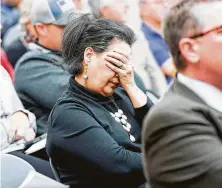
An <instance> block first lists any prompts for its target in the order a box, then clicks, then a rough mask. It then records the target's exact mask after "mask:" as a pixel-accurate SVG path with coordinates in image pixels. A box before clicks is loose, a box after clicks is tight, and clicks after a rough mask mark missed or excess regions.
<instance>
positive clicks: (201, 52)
mask: <svg viewBox="0 0 222 188" xmlns="http://www.w3.org/2000/svg"><path fill="white" fill-rule="evenodd" d="M221 17H222V1H220V0H213V1H212V0H184V1H182V2H181V3H179V4H178V5H177V6H175V7H173V8H172V9H171V10H170V12H169V14H168V16H167V17H166V19H165V21H164V37H165V39H166V42H167V44H168V45H169V48H170V51H171V53H172V56H173V58H174V62H175V65H176V67H177V70H178V74H177V78H176V79H175V80H174V83H173V84H172V86H171V87H170V89H169V91H168V92H167V93H166V94H165V96H164V97H163V99H162V100H161V101H160V102H159V103H158V104H157V105H156V106H154V108H153V109H152V110H151V111H150V112H149V114H148V116H147V118H146V119H145V121H144V130H143V139H142V140H143V143H144V148H143V152H144V163H145V165H144V170H145V172H146V177H147V179H148V181H150V182H151V186H152V187H153V188H188V187H189V188H191V187H192V188H209V187H213V188H221V187H222V178H221V176H222V147H221V142H222V106H221V104H222V79H221V78H222V63H221V62H222V56H221V52H222V34H221V33H222V27H221V25H222V19H221Z"/></svg>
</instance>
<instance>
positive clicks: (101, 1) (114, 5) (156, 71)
mask: <svg viewBox="0 0 222 188" xmlns="http://www.w3.org/2000/svg"><path fill="white" fill-rule="evenodd" d="M88 4H89V7H90V9H91V12H92V14H94V15H95V16H96V17H98V18H107V19H111V20H114V21H118V22H121V23H124V24H127V22H126V21H127V16H128V8H129V7H128V4H127V3H126V1H125V0H88ZM132 29H134V30H135V28H132ZM137 38H138V40H137V41H136V42H135V43H134V44H133V46H132V54H133V62H134V66H135V80H136V82H137V80H138V79H140V78H141V79H142V81H143V83H144V85H145V88H146V90H149V91H151V92H153V93H155V94H156V95H157V96H159V97H160V96H162V95H163V94H164V93H165V91H166V90H167V83H166V79H165V76H164V74H163V73H162V71H161V70H160V68H159V66H158V64H157V62H156V61H155V59H154V57H153V55H152V52H151V51H150V49H149V46H148V45H147V42H146V41H145V38H144V35H143V33H142V32H141V31H140V32H138V33H137ZM139 77H140V78H139ZM138 86H139V87H140V85H138ZM140 88H141V87H140Z"/></svg>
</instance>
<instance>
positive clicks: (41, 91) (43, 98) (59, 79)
mask: <svg viewBox="0 0 222 188" xmlns="http://www.w3.org/2000/svg"><path fill="white" fill-rule="evenodd" d="M69 77H70V74H69V73H67V72H66V71H64V70H63V69H61V68H59V67H57V66H55V65H53V64H51V63H49V62H47V61H43V60H30V61H26V62H23V63H20V64H19V66H17V67H16V70H15V88H16V90H17V92H18V94H19V96H20V97H21V99H22V101H23V100H26V98H27V100H30V99H31V100H33V101H35V102H36V103H37V104H38V105H40V106H43V107H44V108H48V109H52V108H53V106H54V105H55V103H56V101H57V100H58V98H59V97H60V96H61V95H62V93H63V92H64V91H65V90H66V89H67V88H68V84H69Z"/></svg>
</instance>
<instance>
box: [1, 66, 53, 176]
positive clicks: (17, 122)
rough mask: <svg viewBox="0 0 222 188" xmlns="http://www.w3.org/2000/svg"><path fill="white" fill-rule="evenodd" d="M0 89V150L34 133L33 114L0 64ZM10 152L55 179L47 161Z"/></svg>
mask: <svg viewBox="0 0 222 188" xmlns="http://www.w3.org/2000/svg"><path fill="white" fill-rule="evenodd" d="M0 90H1V93H0V150H3V149H5V148H6V147H7V146H9V144H10V143H12V142H13V141H17V140H20V139H25V140H26V141H32V140H33V139H34V138H35V135H36V133H35V132H36V122H35V115H34V114H32V113H31V112H29V111H27V110H25V109H24V107H23V105H22V103H21V101H20V99H19V98H18V95H17V93H16V91H15V89H14V87H13V84H12V81H11V79H10V77H9V75H8V73H7V72H6V70H5V69H4V68H3V67H2V66H1V65H0ZM0 152H1V151H0ZM11 154H12V155H16V156H18V157H20V158H22V159H24V160H25V161H27V162H28V163H30V164H31V165H32V166H33V167H34V168H35V170H36V171H37V172H39V173H41V174H44V175H46V176H48V177H50V178H53V179H55V177H54V175H53V173H52V170H51V168H50V164H49V162H48V161H45V160H42V159H39V158H37V157H34V156H30V155H26V154H24V153H23V151H15V152H11Z"/></svg>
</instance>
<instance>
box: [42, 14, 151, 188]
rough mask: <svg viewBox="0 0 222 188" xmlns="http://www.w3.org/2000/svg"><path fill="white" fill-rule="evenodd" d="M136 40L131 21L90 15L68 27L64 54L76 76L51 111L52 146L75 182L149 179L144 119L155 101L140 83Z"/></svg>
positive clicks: (62, 172) (63, 174)
mask: <svg viewBox="0 0 222 188" xmlns="http://www.w3.org/2000/svg"><path fill="white" fill-rule="evenodd" d="M134 41H135V35H134V33H133V31H132V30H131V29H130V28H129V27H128V26H126V25H123V24H121V23H119V22H114V21H111V20H109V19H95V18H93V17H92V16H90V15H84V16H82V17H80V18H77V19H76V20H74V21H73V22H70V23H69V24H68V25H67V26H66V28H65V32H64V38H63V45H62V49H63V58H64V64H65V65H66V66H67V67H68V68H69V72H70V73H71V74H72V75H73V77H71V78H70V86H69V88H68V90H67V91H66V92H65V93H64V94H63V95H62V96H61V98H60V99H59V100H58V101H57V104H56V105H55V107H54V109H53V110H52V112H51V115H50V119H49V124H50V125H49V126H50V127H49V131H48V138H47V147H46V149H47V152H48V154H49V156H50V158H51V159H52V162H53V164H54V166H55V168H56V169H57V170H58V174H59V177H60V179H61V181H62V182H63V183H65V184H68V185H70V186H71V187H96V188H102V187H103V188H104V187H106V188H109V187H110V188H111V187H112V188H113V187H116V188H118V187H119V188H120V187H121V188H122V187H128V188H136V187H139V186H140V185H142V184H144V181H145V179H144V176H143V170H142V164H141V144H140V139H141V123H142V120H143V118H144V116H145V114H146V113H147V112H148V110H149V108H150V107H151V106H152V102H151V101H150V100H149V98H147V96H146V95H145V94H144V93H143V92H142V91H141V90H140V89H139V88H138V87H137V85H136V84H135V82H134V73H133V67H132V62H131V58H130V57H131V53H132V49H131V46H132V44H133V43H134ZM120 86H121V87H120Z"/></svg>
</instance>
